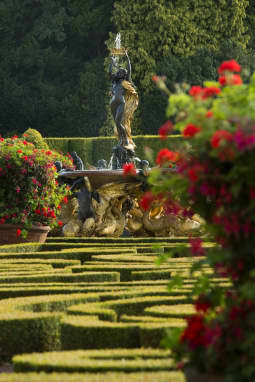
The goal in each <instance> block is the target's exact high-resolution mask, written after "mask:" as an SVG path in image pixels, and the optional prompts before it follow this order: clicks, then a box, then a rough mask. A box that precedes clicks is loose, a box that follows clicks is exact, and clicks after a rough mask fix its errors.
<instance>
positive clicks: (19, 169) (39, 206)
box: [0, 137, 72, 236]
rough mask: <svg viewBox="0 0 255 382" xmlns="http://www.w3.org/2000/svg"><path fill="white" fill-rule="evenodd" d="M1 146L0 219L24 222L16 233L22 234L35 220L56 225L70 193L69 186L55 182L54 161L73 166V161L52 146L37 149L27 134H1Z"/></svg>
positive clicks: (43, 223) (13, 222)
mask: <svg viewBox="0 0 255 382" xmlns="http://www.w3.org/2000/svg"><path fill="white" fill-rule="evenodd" d="M0 149H1V150H0V168H1V170H0V177H1V183H2V187H1V190H0V201H1V202H0V218H1V223H2V224H4V223H7V224H8V223H11V224H21V226H22V228H23V229H22V231H21V232H19V233H18V232H17V234H18V235H19V234H21V235H22V236H26V234H27V230H28V229H29V228H31V226H32V224H38V223H39V225H41V224H42V225H49V226H51V227H53V226H54V225H55V224H56V222H55V220H54V219H55V218H56V215H57V214H58V213H59V210H58V206H59V204H60V203H61V201H62V199H63V198H64V197H65V196H66V195H68V194H69V191H68V190H67V188H66V186H64V185H63V186H60V185H58V184H57V182H56V178H57V172H56V168H55V166H54V162H55V161H56V160H61V161H62V162H63V163H65V165H66V167H67V168H72V162H71V161H70V160H69V159H68V158H67V157H64V156H61V155H60V154H58V153H54V152H52V151H50V150H47V151H46V150H44V149H36V148H35V146H34V145H33V144H32V143H30V142H27V141H26V140H25V139H24V138H23V139H19V138H18V137H13V138H8V139H6V140H5V139H3V138H1V140H0ZM18 231H19V230H18Z"/></svg>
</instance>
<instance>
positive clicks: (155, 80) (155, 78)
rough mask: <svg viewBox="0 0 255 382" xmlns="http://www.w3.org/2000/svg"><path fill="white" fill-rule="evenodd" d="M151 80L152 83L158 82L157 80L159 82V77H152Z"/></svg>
mask: <svg viewBox="0 0 255 382" xmlns="http://www.w3.org/2000/svg"><path fill="white" fill-rule="evenodd" d="M151 79H152V81H154V82H158V80H159V76H152V77H151Z"/></svg>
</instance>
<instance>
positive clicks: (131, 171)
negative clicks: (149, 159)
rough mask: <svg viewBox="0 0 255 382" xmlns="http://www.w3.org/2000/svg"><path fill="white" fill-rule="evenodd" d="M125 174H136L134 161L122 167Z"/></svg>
mask: <svg viewBox="0 0 255 382" xmlns="http://www.w3.org/2000/svg"><path fill="white" fill-rule="evenodd" d="M122 169H123V174H124V175H136V169H135V166H134V163H126V164H124V166H123V167H122Z"/></svg>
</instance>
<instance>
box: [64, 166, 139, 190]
mask: <svg viewBox="0 0 255 382" xmlns="http://www.w3.org/2000/svg"><path fill="white" fill-rule="evenodd" d="M141 171H142V170H136V175H130V174H128V175H124V173H123V170H122V169H119V170H110V169H109V170H107V169H103V170H100V169H98V170H76V171H63V172H61V173H59V176H61V177H64V178H69V179H76V178H79V177H84V176H86V177H88V179H89V181H90V184H91V186H92V189H93V190H97V189H98V188H100V187H101V186H104V185H105V184H108V183H135V182H137V181H138V179H137V177H139V176H141Z"/></svg>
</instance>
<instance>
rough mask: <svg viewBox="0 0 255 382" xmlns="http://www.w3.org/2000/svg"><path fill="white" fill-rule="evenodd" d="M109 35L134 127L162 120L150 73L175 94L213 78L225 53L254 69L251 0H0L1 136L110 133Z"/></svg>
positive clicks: (145, 128) (153, 128) (161, 102)
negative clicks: (132, 95) (128, 88)
mask: <svg viewBox="0 0 255 382" xmlns="http://www.w3.org/2000/svg"><path fill="white" fill-rule="evenodd" d="M117 32H121V34H122V41H123V44H124V45H125V46H126V47H128V51H129V55H130V58H131V61H132V69H133V80H134V82H135V85H136V86H137V88H138V93H139V97H140V106H139V108H138V111H137V113H136V117H135V121H134V126H133V131H134V132H136V133H139V132H140V133H157V129H158V127H159V126H160V124H161V123H162V122H163V121H164V119H165V115H164V110H165V104H166V100H165V98H164V97H163V96H162V95H161V94H160V93H159V92H158V90H156V89H155V87H154V84H153V82H152V81H151V77H152V75H153V74H155V73H157V74H164V75H166V76H167V81H168V86H170V88H172V89H173V90H174V83H176V82H189V83H191V84H200V83H202V82H203V81H204V80H208V79H216V77H217V70H216V69H217V66H218V64H219V62H220V60H224V59H226V58H235V59H238V60H239V62H240V63H241V64H242V65H243V66H245V67H246V68H247V69H249V70H250V71H253V70H254V69H255V67H254V64H253V62H255V60H254V54H253V50H254V47H255V40H254V36H255V33H254V32H255V0H136V1H130V0H86V1H84V0H1V3H0V40H1V44H0V89H1V90H0V96H1V103H0V104H1V107H0V131H1V133H2V134H11V133H23V132H24V131H25V130H26V129H28V128H33V129H37V130H38V131H40V132H41V133H42V135H44V136H85V137H90V136H97V135H98V134H99V133H100V132H101V133H102V132H103V133H106V134H111V132H112V121H111V117H109V110H108V104H109V99H108V98H109V95H108V90H109V82H108V77H107V72H106V67H107V64H108V60H109V58H107V57H108V56H109V51H108V49H107V46H108V47H109V46H110V45H111V43H112V41H113V39H114V38H115V35H116V33H117Z"/></svg>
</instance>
